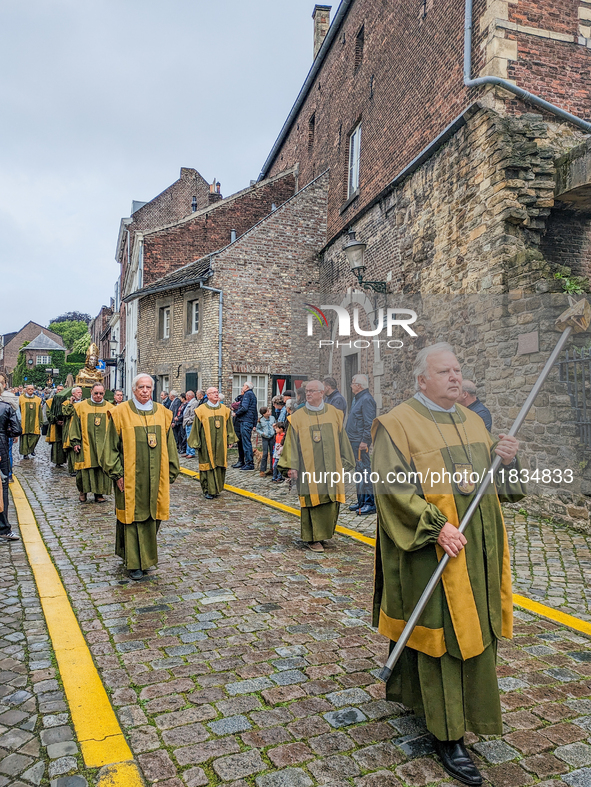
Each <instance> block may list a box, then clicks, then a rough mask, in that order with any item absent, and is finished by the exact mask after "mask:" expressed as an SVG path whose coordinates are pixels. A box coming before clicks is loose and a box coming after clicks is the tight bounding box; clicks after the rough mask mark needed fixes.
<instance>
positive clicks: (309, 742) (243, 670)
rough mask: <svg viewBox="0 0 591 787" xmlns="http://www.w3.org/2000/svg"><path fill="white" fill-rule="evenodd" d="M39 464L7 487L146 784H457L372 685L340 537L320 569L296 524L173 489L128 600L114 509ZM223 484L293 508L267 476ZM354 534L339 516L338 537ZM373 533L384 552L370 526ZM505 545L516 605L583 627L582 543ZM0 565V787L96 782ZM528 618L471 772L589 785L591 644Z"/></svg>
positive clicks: (508, 658)
mask: <svg viewBox="0 0 591 787" xmlns="http://www.w3.org/2000/svg"><path fill="white" fill-rule="evenodd" d="M37 453H38V456H37V457H36V458H35V459H33V460H30V461H28V462H21V463H20V465H18V466H17V467H16V468H15V473H16V475H17V476H18V477H19V479H20V481H21V483H22V485H23V488H24V490H25V492H26V494H27V497H28V499H29V502H30V504H31V506H32V508H33V511H34V513H35V516H36V518H37V522H38V525H39V528H40V530H41V532H42V534H43V537H44V540H45V543H46V545H47V547H48V549H49V551H50V553H51V556H52V558H53V560H54V562H55V564H56V566H57V567H58V569H59V571H60V574H61V577H62V580H63V583H64V585H65V587H66V590H67V592H68V594H69V597H70V600H71V603H72V605H73V607H74V609H75V612H76V615H77V617H78V620H79V622H80V625H81V627H82V629H83V631H84V632H85V635H86V638H87V641H88V643H89V646H90V649H91V651H92V653H93V656H94V659H95V662H96V664H97V667H98V669H99V673H100V675H101V677H102V680H103V682H104V684H105V685H106V686H107V688H108V690H109V692H110V696H111V701H112V703H113V705H114V707H115V708H116V711H117V715H118V717H119V720H120V723H121V726H122V728H123V730H124V732H125V734H126V736H127V738H128V741H129V743H130V746H131V749H132V751H133V753H134V756H135V757H136V758H137V761H138V763H139V765H140V767H141V769H142V771H143V774H144V776H145V778H146V781H147V782H148V783H150V784H151V783H155V782H158V783H159V785H162V786H163V787H200V786H201V785H207V784H227V785H231V787H246V785H247V784H248V785H254V786H255V787H312V785H315V784H322V785H331V787H346V786H348V787H395V786H396V785H407V786H408V787H411V786H412V787H421V786H423V785H428V784H439V783H444V782H445V783H447V784H452V783H453V782H452V781H451V779H449V777H447V776H446V774H445V772H444V771H443V769H442V768H441V766H440V765H439V762H438V760H437V758H436V757H435V756H434V755H433V754H432V746H431V742H430V736H429V735H428V734H426V731H425V728H424V726H423V725H422V723H421V721H420V720H419V719H417V718H415V717H414V716H410V715H407V714H406V713H405V712H404V709H403V708H402V707H400V706H397V705H394V704H392V703H388V702H386V701H385V700H384V687H383V684H382V683H380V682H379V681H378V680H377V678H376V677H375V672H376V670H377V668H378V667H380V666H381V665H382V664H383V660H384V658H385V655H386V651H387V643H386V642H385V640H384V639H383V638H382V637H381V636H380V635H378V634H377V633H376V632H375V631H374V630H373V629H372V628H371V627H370V625H369V623H370V615H369V609H370V605H371V593H372V577H373V552H372V549H371V548H370V547H368V546H365V545H364V544H360V543H358V542H356V541H353V540H351V539H349V538H344V537H341V536H336V537H335V538H334V539H333V541H332V542H331V544H330V546H329V548H328V549H327V551H326V552H325V553H324V554H321V555H318V554H314V553H312V552H310V551H308V550H306V549H305V548H304V547H303V545H302V543H301V542H300V541H299V523H298V521H297V519H296V518H295V517H293V516H291V515H289V514H286V513H285V514H284V513H282V512H279V511H274V510H273V509H271V508H268V507H265V506H263V505H261V504H259V503H256V502H253V501H251V500H248V499H245V498H243V497H239V496H236V495H233V494H231V493H229V492H225V493H224V494H223V496H222V497H221V498H220V499H217V500H215V501H205V500H204V499H203V497H202V496H201V493H200V487H199V484H198V483H197V482H196V481H195V480H193V479H190V478H187V477H180V478H179V479H178V480H177V482H176V483H175V485H174V487H173V489H172V493H171V502H172V510H171V519H170V521H169V522H167V523H164V524H163V526H162V528H161V531H160V534H159V553H160V565H159V568H158V570H156V571H151V572H150V574H149V575H148V577H146V578H145V579H144V580H143V581H141V582H137V583H133V582H130V581H129V580H128V578H127V576H126V575H125V573H126V572H124V571H123V570H122V568H121V563H120V560H119V559H118V558H116V557H115V556H114V554H113V547H114V514H113V510H112V503H109V504H108V505H103V506H101V505H97V504H94V503H88V504H80V503H79V502H78V499H77V497H78V496H77V492H76V488H75V484H74V479H72V478H70V477H69V476H68V475H67V472H66V471H65V470H63V469H54V468H52V466H50V465H49V463H48V461H47V455H46V450H45V445H43V446H42V447H41V450H39V451H38V452H37ZM187 466H188V467H192V468H193V465H190V464H188V465H187ZM245 476H246V477H247V478H245ZM247 479H248V480H247ZM227 481H228V483H229V484H236V485H240V486H244V487H245V488H246V487H249V488H252V491H255V492H257V493H258V494H265V495H268V496H272V495H273V494H275V496H276V498H277V499H279V500H281V502H283V503H286V504H288V505H291V506H297V497H296V496H295V494H290V493H289V492H288V490H287V489H286V485H281V486H280V487H279V488H278V489H275V490H273V487H274V486H275V485H273V484H269V483H268V482H267V481H266V480H264V479H260V478H259V477H258V474H256V477H255V474H248V473H238V472H231V473H229V476H228V479H227ZM270 489H271V490H273V491H271V492H270V491H269V490H270ZM11 513H12V519H13V521H15V517H14V513H13V510H12V512H11ZM370 519H371V518H370ZM359 521H360V518H358V517H354V516H353V515H349V514H348V513H347V514H346V515H345V516H344V517H343V519H342V522H341V524H343V525H344V526H345V527H350V528H355V527H357V528H358V523H359ZM363 525H364V532H366V533H367V534H368V535H373V528H375V521H374V522H368V518H365V519H364V520H363ZM16 529H17V528H16V527H15V530H16ZM509 530H510V538H511V540H512V545H513V550H514V561H513V562H514V571H515V573H516V587H515V592H518V593H522V594H523V595H529V596H531V597H532V598H534V599H535V600H538V601H541V602H543V603H545V604H548V605H549V606H554V607H555V608H560V609H564V610H565V611H571V613H572V614H575V615H577V616H578V617H580V618H583V619H590V618H589V606H588V604H589V596H590V593H591V586H590V584H589V574H590V572H589V539H588V538H585V537H583V536H578V535H577V534H575V533H572V532H569V531H567V530H565V529H560V528H553V527H551V526H550V525H547V524H544V523H538V522H535V523H534V522H532V521H527V520H525V518H524V517H520V516H517V517H515V521H514V522H509ZM1 548H2V550H3V555H8V553H10V557H11V562H10V563H8V560H7V558H6V557H4V556H3V557H2V558H1V560H2V565H3V567H4V566H6V565H7V564H8V569H9V570H8V571H6V572H4V571H3V574H2V584H1V593H2V600H3V606H4V609H3V618H2V628H1V629H0V633H1V636H2V639H1V640H0V658H1V659H2V661H1V663H0V668H1V669H2V670H4V671H3V672H2V684H3V686H2V693H3V696H2V697H1V698H0V724H1V725H3V726H2V728H0V787H8V785H14V784H16V785H20V784H42V783H47V781H48V780H49V779H50V778H52V779H54V782H53V784H54V787H77V786H78V785H83V784H84V782H83V779H86V780H87V781H88V782H89V783H92V781H93V778H94V774H93V773H91V772H88V771H83V768H82V765H81V761H80V758H79V757H77V751H78V749H77V746H76V742H75V740H73V738H74V737H75V736H73V735H72V729H71V727H70V726H69V719H68V716H67V706H66V704H65V703H64V698H63V695H62V694H61V691H60V684H59V675H56V674H55V672H54V670H55V665H54V662H53V661H52V652H51V647H50V645H49V641H48V637H47V633H46V630H45V626H44V622H43V619H42V613H41V610H40V607H39V604H38V601H37V598H36V594H35V586H34V583H33V582H32V574H31V572H30V569H29V567H28V563H27V561H26V557H25V554H24V550H23V548H22V546H21V544H20V543H13V544H10V545H8V544H3V545H2V546H1ZM516 618H517V619H516V626H515V639H514V640H513V641H512V642H508V641H505V642H503V643H501V645H500V648H499V668H498V674H499V681H500V687H501V690H502V692H503V693H502V695H501V699H502V705H503V709H504V722H505V734H504V735H503V737H502V738H498V739H494V738H478V737H477V736H475V735H469V736H467V740H468V741H469V744H470V746H471V748H472V752H473V755H474V758H475V760H476V762H477V764H478V766H479V767H480V768H481V770H482V771H483V773H484V774H485V776H486V778H487V779H488V781H489V782H490V783H491V784H493V785H495V787H520V785H529V784H534V783H535V784H540V785H545V786H547V787H549V786H550V785H552V787H558V785H561V784H568V785H571V787H585V786H588V785H591V745H590V744H591V737H590V736H591V699H590V696H591V640H590V639H589V638H588V637H586V636H583V635H580V634H579V633H577V632H574V631H572V630H571V629H567V628H564V627H562V626H560V625H558V624H557V623H554V622H552V621H549V620H547V619H544V618H541V617H537V616H535V615H531V614H529V613H525V612H523V611H520V610H517V609H516ZM37 714H38V715H37ZM56 731H58V732H56ZM40 745H42V746H43V748H42V749H39V747H40ZM56 747H61V748H56ZM39 751H42V754H39V753H38V752H39ZM58 755H59V756H58ZM63 774H70V775H74V774H79V775H78V776H77V777H76V779H75V780H72V781H69V780H66V779H65V778H64V776H63ZM60 776H61V778H58V777H60Z"/></svg>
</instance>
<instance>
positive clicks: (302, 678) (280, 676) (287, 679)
mask: <svg viewBox="0 0 591 787" xmlns="http://www.w3.org/2000/svg"><path fill="white" fill-rule="evenodd" d="M271 680H272V681H274V682H275V683H277V684H278V685H279V686H291V685H292V684H294V683H305V682H306V681H307V680H309V678H308V676H307V675H304V673H303V672H301V671H300V670H297V669H292V670H285V672H278V673H275V674H274V675H271Z"/></svg>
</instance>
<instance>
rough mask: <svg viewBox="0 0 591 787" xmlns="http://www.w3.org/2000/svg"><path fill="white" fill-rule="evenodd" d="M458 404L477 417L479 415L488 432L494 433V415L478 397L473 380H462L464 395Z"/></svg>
mask: <svg viewBox="0 0 591 787" xmlns="http://www.w3.org/2000/svg"><path fill="white" fill-rule="evenodd" d="M458 402H459V403H460V404H463V405H464V407H467V408H468V410H472V412H474V413H476V415H479V416H480V417H481V418H482V420H483V421H484V425H485V426H486V428H487V429H488V431H489V432H490V431H492V415H491V414H490V410H489V409H488V407H485V406H484V405H483V404H482V402H481V401H480V399H479V398H478V397H477V396H476V386H475V385H474V383H473V382H472V380H462V393H461V394H460V398H459V399H458Z"/></svg>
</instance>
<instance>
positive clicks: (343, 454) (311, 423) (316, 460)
mask: <svg viewBox="0 0 591 787" xmlns="http://www.w3.org/2000/svg"><path fill="white" fill-rule="evenodd" d="M323 398H324V385H323V383H321V382H320V380H310V381H309V382H307V383H306V404H305V406H304V407H300V408H299V409H298V410H296V411H295V413H293V415H291V416H289V419H288V420H289V429H288V431H287V435H286V437H285V442H284V444H283V452H282V454H281V457H280V459H279V463H278V464H279V469H280V470H283V471H284V470H287V472H288V475H289V477H290V478H293V479H296V480H297V484H298V493H299V496H300V506H301V528H302V541H305V542H306V543H307V544H308V547H309V549H311V550H312V551H313V552H324V545H323V543H322V542H323V541H328V540H329V539H330V538H332V537H333V535H334V531H335V528H336V525H337V519H338V518H339V509H340V506H341V503H344V502H345V479H344V475H343V472H344V471H348V470H352V469H353V468H354V467H355V457H354V455H353V449H352V448H351V443H350V442H349V438H348V437H347V433H346V432H345V430H344V428H343V413H342V411H341V410H337V408H336V407H333V406H332V405H331V404H325V402H324V401H323Z"/></svg>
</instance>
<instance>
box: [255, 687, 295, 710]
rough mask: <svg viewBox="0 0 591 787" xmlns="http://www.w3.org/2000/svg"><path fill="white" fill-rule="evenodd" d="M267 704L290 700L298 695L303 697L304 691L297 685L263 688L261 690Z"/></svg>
mask: <svg viewBox="0 0 591 787" xmlns="http://www.w3.org/2000/svg"><path fill="white" fill-rule="evenodd" d="M261 693H262V696H263V699H264V700H265V702H266V703H267V705H277V704H278V703H280V702H290V701H291V700H297V699H299V698H300V697H305V696H306V693H305V692H304V691H302V689H301V688H300V687H299V686H295V685H292V686H275V688H273V689H265V691H263V692H261Z"/></svg>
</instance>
